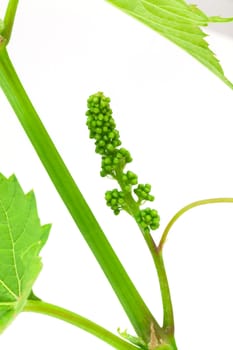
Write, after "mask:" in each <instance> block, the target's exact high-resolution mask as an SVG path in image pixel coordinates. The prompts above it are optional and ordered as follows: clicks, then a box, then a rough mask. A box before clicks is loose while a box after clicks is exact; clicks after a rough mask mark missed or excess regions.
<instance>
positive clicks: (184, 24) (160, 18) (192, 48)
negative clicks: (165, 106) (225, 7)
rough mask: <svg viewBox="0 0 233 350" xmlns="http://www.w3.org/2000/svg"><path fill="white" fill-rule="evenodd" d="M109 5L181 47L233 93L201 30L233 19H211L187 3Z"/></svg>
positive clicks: (158, 0) (120, 0)
mask: <svg viewBox="0 0 233 350" xmlns="http://www.w3.org/2000/svg"><path fill="white" fill-rule="evenodd" d="M106 1H108V2H110V3H112V4H113V5H115V6H117V7H118V8H120V9H121V10H123V11H124V12H126V13H127V14H128V15H131V16H132V17H135V18H136V19H138V20H139V21H141V22H143V23H144V24H145V25H147V26H149V27H150V28H152V29H154V30H155V31H157V32H158V33H160V34H161V35H163V36H164V37H166V38H167V39H169V40H171V41H172V42H173V43H175V44H176V45H178V46H180V47H181V48H182V49H184V50H185V51H187V52H188V53H189V54H190V55H192V56H193V57H195V58H196V59H197V60H198V61H199V62H201V63H202V64H203V65H204V66H206V67H207V68H208V69H209V70H211V71H212V72H213V73H214V74H216V75H217V76H218V77H219V78H220V79H222V80H223V81H224V82H225V83H226V84H227V85H228V86H229V87H230V88H232V89H233V84H232V83H231V82H230V81H229V80H228V79H227V78H226V77H225V75H224V72H223V69H222V67H221V65H220V63H219V60H218V59H217V57H216V56H215V54H214V53H213V51H211V50H210V48H209V45H208V43H207V41H206V40H205V39H204V38H205V37H206V36H207V35H206V34H205V33H204V32H203V31H202V29H201V28H200V27H203V26H208V24H209V23H210V22H230V21H233V17H231V18H222V17H218V16H212V17H208V16H207V15H206V14H205V13H204V12H202V11H201V10H200V9H198V8H197V6H195V5H189V4H187V3H186V2H185V1H184V0H106Z"/></svg>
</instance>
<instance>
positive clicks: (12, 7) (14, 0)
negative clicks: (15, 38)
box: [1, 0, 19, 42]
mask: <svg viewBox="0 0 233 350" xmlns="http://www.w3.org/2000/svg"><path fill="white" fill-rule="evenodd" d="M18 3H19V1H18V0H10V1H9V3H8V6H7V10H6V14H5V17H4V29H3V31H2V33H1V34H2V37H3V38H4V39H5V40H6V41H7V42H9V40H10V37H11V32H12V29H13V24H14V20H15V15H16V10H17V7H18Z"/></svg>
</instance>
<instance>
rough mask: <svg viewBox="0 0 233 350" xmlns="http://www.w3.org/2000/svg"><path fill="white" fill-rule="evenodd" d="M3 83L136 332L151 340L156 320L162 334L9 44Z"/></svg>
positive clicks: (1, 67)
mask: <svg viewBox="0 0 233 350" xmlns="http://www.w3.org/2000/svg"><path fill="white" fill-rule="evenodd" d="M0 86H1V87H2V89H3V91H4V93H5V95H6V97H7V98H8V100H9V102H10V104H11V106H12V108H13V110H14V111H15V114H16V115H17V117H18V119H19V121H20V123H21V125H22V127H23V128H24V130H25V132H26V134H27V136H28V138H29V139H30V141H31V143H32V145H33V147H34V148H35V150H36V152H37V154H38V156H39V158H40V160H41V162H42V164H43V165H44V167H45V169H46V171H47V173H48V174H49V176H50V178H51V180H52V182H53V184H54V186H55V187H56V189H57V191H58V193H59V194H60V196H61V198H62V200H63V202H64V203H65V205H66V207H67V209H68V210H69V212H70V214H71V216H72V217H73V219H74V221H75V223H76V225H77V226H78V228H79V230H80V232H81V233H82V235H83V237H84V239H85V240H86V242H87V243H88V245H89V247H90V249H91V250H92V252H93V253H94V255H95V257H96V259H97V261H98V262H99V264H100V266H101V267H102V269H103V271H104V273H105V275H106V277H107V278H108V280H109V282H110V284H111V286H112V288H113V289H114V291H115V293H116V295H117V297H118V299H119V300H120V302H121V304H122V306H123V308H124V310H125V312H126V314H127V315H128V317H129V319H130V321H131V323H132V325H133V327H134V328H135V331H136V333H137V334H138V336H140V337H141V338H142V339H143V340H144V341H146V342H148V341H149V339H150V325H151V323H153V324H154V325H155V326H156V330H157V332H158V334H161V335H162V333H163V331H162V329H161V328H160V327H159V325H158V324H157V322H156V321H155V319H154V317H153V316H152V314H151V312H150V310H149V309H148V307H147V306H146V305H145V303H144V301H143V299H142V298H141V296H140V295H139V293H138V291H137V290H136V288H135V286H134V284H133V283H132V281H131V280H130V278H129V276H128V274H127V273H126V271H125V269H124V267H123V266H122V264H121V262H120V261H119V259H118V257H117V256H116V254H115V252H114V250H113V249H112V247H111V245H110V243H109V242H108V240H107V238H106V236H105V235H104V233H103V231H102V229H101V228H100V226H99V223H98V222H97V220H96V219H95V217H94V215H93V213H92V212H91V210H90V208H89V207H88V205H87V203H86V201H85V199H84V198H83V196H82V194H81V192H80V190H79V189H78V187H77V185H76V183H75V182H74V180H73V178H72V176H71V174H70V173H69V171H68V169H67V167H66V166H65V164H64V162H63V160H62V158H61V156H60V155H59V153H58V151H57V149H56V147H55V146H54V144H53V142H52V140H51V138H50V136H49V135H48V133H47V131H46V129H45V127H44V125H43V124H42V122H41V120H40V118H39V116H38V114H37V113H36V111H35V109H34V107H33V105H32V103H31V101H30V99H29V98H28V96H27V94H26V92H25V90H24V88H23V86H22V84H21V82H20V80H19V78H18V76H17V74H16V72H15V69H14V67H13V65H12V63H11V61H10V58H9V56H8V53H7V51H6V48H5V47H1V48H0ZM135 305H137V307H135Z"/></svg>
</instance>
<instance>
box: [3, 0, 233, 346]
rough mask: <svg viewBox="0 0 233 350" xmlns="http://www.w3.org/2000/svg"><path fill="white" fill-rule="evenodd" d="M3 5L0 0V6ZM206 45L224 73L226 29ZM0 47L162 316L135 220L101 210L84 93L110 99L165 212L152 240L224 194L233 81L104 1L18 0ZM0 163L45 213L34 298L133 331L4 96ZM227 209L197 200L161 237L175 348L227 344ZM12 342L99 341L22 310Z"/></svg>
mask: <svg viewBox="0 0 233 350" xmlns="http://www.w3.org/2000/svg"><path fill="white" fill-rule="evenodd" d="M5 4H6V1H1V4H0V5H1V8H0V10H1V14H3V10H4V7H5ZM211 14H212V13H211ZM218 14H219V13H218ZM229 15H231V16H233V13H229ZM222 26H224V24H222ZM231 28H232V27H231ZM209 41H210V42H211V45H212V48H213V49H214V50H215V52H216V53H217V54H218V57H219V58H220V59H221V63H222V65H223V67H224V69H225V73H226V75H227V76H228V77H229V78H230V79H231V80H232V81H233V64H232V62H233V38H232V37H231V36H230V35H229V36H222V35H221V34H219V33H217V32H212V33H211V38H210V39H209ZM9 53H10V56H11V58H12V61H13V62H14V64H15V67H16V70H17V71H18V74H19V76H20V77H21V79H22V82H23V84H24V86H25V88H26V90H27V92H28V94H29V96H30V98H31V99H32V101H33V103H34V105H35V107H36V109H37V111H38V113H39V115H40V116H41V119H42V121H43V123H44V124H45V126H46V128H47V129H48V131H49V133H50V134H51V136H52V138H53V140H54V142H55V144H56V145H57V147H58V149H59V151H60V153H61V155H62V156H63V157H64V160H65V162H66V163H67V165H68V167H69V168H70V171H71V173H72V175H73V176H74V178H75V180H76V181H77V183H78V185H79V187H80V189H81V191H82V192H83V194H84V196H85V197H86V199H87V201H88V203H89V205H90V207H91V208H92V210H93V211H94V213H95V215H96V217H97V219H98V220H99V221H100V223H101V226H102V227H103V229H104V231H105V232H106V234H107V236H108V238H109V240H110V242H111V243H112V245H113V246H114V248H115V249H116V251H117V253H118V254H119V256H120V258H121V260H122V262H123V264H125V265H126V269H127V271H128V272H129V274H130V275H131V277H132V279H133V281H134V282H135V284H136V286H137V287H138V289H139V291H140V292H141V294H142V295H143V297H144V299H145V301H146V302H147V304H148V305H149V306H150V307H151V309H152V311H153V312H154V314H155V316H156V317H157V319H158V320H159V321H160V320H161V305H160V299H159V291H158V285H157V280H156V274H155V271H154V267H153V264H152V261H151V258H150V256H149V254H148V252H147V249H146V247H144V246H143V243H142V242H143V240H142V238H141V237H140V234H139V232H138V231H137V227H136V225H135V224H134V222H132V221H131V220H130V218H128V217H127V216H126V215H124V214H123V213H122V214H121V215H120V216H119V217H117V218H116V217H114V216H113V214H112V213H111V211H110V210H109V209H108V208H107V207H106V206H105V203H104V199H103V197H104V192H105V191H106V190H108V189H111V188H113V187H115V184H114V183H113V182H112V181H110V180H107V179H102V178H101V177H100V176H99V175H98V174H99V170H100V158H99V156H98V155H95V153H94V145H93V142H92V141H91V140H89V139H88V131H87V129H86V126H85V111H86V99H87V97H88V96H89V95H90V94H92V93H94V92H96V91H104V93H105V94H106V95H108V96H110V97H111V99H112V108H113V110H114V111H115V119H116V120H117V126H118V129H119V130H120V132H121V138H122V140H123V146H124V147H126V148H128V149H129V150H130V151H131V153H132V155H133V157H134V162H133V163H132V164H131V165H130V169H131V170H132V171H135V172H136V173H137V174H138V175H139V180H140V182H142V183H143V182H150V183H151V184H152V186H153V193H154V194H155V196H156V201H155V204H154V205H155V207H156V208H157V209H158V210H159V213H160V215H161V228H160V229H159V230H158V231H157V232H155V234H154V236H155V239H156V241H157V240H158V238H159V236H160V235H161V233H162V231H163V229H164V227H165V225H166V224H167V222H168V220H169V219H170V218H171V217H172V216H173V215H174V214H175V212H176V211H178V210H179V209H180V208H181V207H182V206H184V205H186V204H188V203H190V202H192V201H195V200H198V199H203V198H209V197H218V196H219V197H220V196H221V197H222V196H228V197H233V162H232V159H233V137H232V135H233V123H232V118H233V116H232V96H233V95H232V91H231V90H230V89H229V88H228V87H227V86H225V85H224V84H223V83H222V82H221V81H220V80H219V79H218V78H216V77H215V76H214V75H213V74H212V73H210V72H209V71H207V69H205V68H203V67H202V66H201V65H200V64H199V63H198V62H196V61H194V59H192V58H191V57H189V56H188V55H187V54H186V53H185V52H183V51H182V50H180V49H179V48H177V47H175V46H174V45H173V44H172V43H170V42H168V41H167V40H165V39H163V38H161V37H160V36H159V35H157V34H156V33H154V32H153V31H151V30H150V29H148V28H146V27H144V26H143V25H142V24H140V23H138V22H136V21H135V20H133V19H132V18H129V17H127V16H126V15H125V14H123V13H121V12H120V11H118V10H117V9H116V8H114V7H111V5H109V4H107V3H106V2H104V1H103V0H85V1H75V0H66V1H61V0H49V1H48V0H40V1H38V0H34V1H20V4H19V9H18V14H17V18H16V22H15V27H14V32H13V36H12V40H11V43H10V46H9ZM0 171H1V172H2V173H3V174H4V175H5V176H10V175H11V174H12V173H15V174H16V175H17V177H18V179H19V181H20V183H21V185H22V187H23V189H24V191H25V192H27V191H29V190H30V189H32V188H33V189H34V191H35V194H36V198H37V202H38V210H39V213H40V217H41V221H42V223H48V222H52V223H53V228H52V231H51V235H50V238H49V241H48V244H47V245H46V247H45V248H44V250H43V252H42V258H43V263H44V269H43V271H42V272H41V274H40V276H39V278H38V281H37V282H36V285H35V292H36V294H38V295H39V296H40V297H41V298H42V299H44V300H45V301H48V302H53V303H56V304H59V305H61V306H63V307H66V308H68V309H71V310H73V311H75V312H77V313H79V314H81V315H83V316H86V317H88V318H90V319H92V320H94V321H95V322H98V323H100V324H101V325H103V326H104V327H106V328H108V329H109V330H111V331H113V332H115V331H116V329H117V328H118V327H121V328H122V329H125V328H127V329H128V330H129V331H132V329H131V327H130V324H129V321H128V320H127V318H126V316H125V314H124V312H123V311H122V309H121V306H120V305H119V303H118V301H117V300H116V297H115V295H114V293H113V292H112V290H111V287H110V286H109V285H108V283H107V282H106V279H105V277H104V276H103V274H102V272H101V270H100V268H99V267H98V265H97V263H96V261H95V259H94V257H93V256H92V253H91V252H89V250H88V248H87V245H86V243H85V242H84V240H83V238H82V236H81V235H80V234H79V232H78V231H77V229H76V227H75V225H74V223H73V222H72V219H71V218H70V216H69V214H68V213H67V210H66V208H65V207H64V205H63V203H62V202H61V200H60V198H59V197H58V195H57V194H56V191H55V190H54V188H53V185H52V184H51V182H50V180H49V178H48V176H47V174H46V172H45V170H44V169H43V167H42V165H41V164H40V162H39V160H38V158H37V155H36V154H35V152H34V150H33V148H32V147H31V145H30V143H29V141H28V140H27V137H26V136H25V134H24V132H23V130H22V128H21V126H20V125H19V123H18V121H17V118H16V117H15V116H14V113H13V112H12V110H11V108H10V106H9V105H8V102H7V101H6V99H5V97H4V96H3V94H2V93H1V94H0ZM232 217H233V206H232V205H231V204H226V205H223V204H222V205H221V204H220V205H211V206H209V207H202V208H196V209H194V210H193V211H192V212H189V213H187V214H185V216H183V218H181V219H180V220H179V221H178V222H177V223H176V224H175V226H174V228H173V229H172V231H171V233H170V238H169V240H168V242H167V244H166V247H165V252H164V254H165V262H166V265H167V270H168V276H169V280H170V284H171V291H172V296H173V303H174V310H175V318H176V338H177V344H178V347H179V350H187V349H188V350H194V349H195V350H196V349H197V348H198V349H211V350H215V349H216V350H217V349H219V348H222V349H224V348H229V342H231V340H230V338H231V336H230V335H231V333H232V316H231V315H232V312H233V302H232V293H233V287H232V269H233V257H232V247H233V222H232ZM135 307H136V305H135ZM16 346H17V348H18V349H24V350H29V349H32V348H33V349H34V350H39V349H49V348H50V349H51V348H52V349H57V350H61V349H64V348H69V350H73V349H84V348H86V349H95V350H100V349H101V350H105V349H109V346H108V345H105V344H104V343H103V342H101V341H99V340H98V339H96V338H94V337H92V336H90V335H88V334H87V333H84V332H83V331H81V330H79V329H76V328H75V327H72V326H70V325H66V324H65V323H63V322H61V321H58V320H55V319H52V318H49V317H45V316H41V315H36V314H21V315H20V316H19V317H18V318H17V319H16V320H15V322H14V323H13V324H12V325H11V327H10V328H8V329H7V330H6V332H5V333H4V334H3V335H1V337H0V347H1V348H3V349H10V350H11V349H12V350H13V349H14V348H15V347H16ZM230 346H231V345H230Z"/></svg>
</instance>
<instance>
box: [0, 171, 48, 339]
mask: <svg viewBox="0 0 233 350" xmlns="http://www.w3.org/2000/svg"><path fill="white" fill-rule="evenodd" d="M49 230H50V225H44V226H41V225H40V220H39V217H38V214H37V208H36V201H35V197H34V194H33V192H29V193H28V194H24V193H23V191H22V189H21V187H20V185H19V183H18V181H17V179H16V177H15V176H14V175H13V176H11V177H10V178H9V179H7V178H5V177H4V176H3V175H1V174H0V333H2V332H3V331H4V329H5V328H6V327H7V326H8V325H9V324H10V323H11V322H12V321H13V320H14V318H15V317H16V316H17V315H18V314H19V313H20V312H21V311H22V309H23V307H24V305H25V303H26V301H27V299H28V297H29V296H30V295H31V290H32V286H33V284H34V282H35V280H36V278H37V276H38V274H39V272H40V270H41V268H42V263H41V259H40V257H39V255H38V254H39V252H40V250H41V248H42V247H43V246H44V244H45V243H46V241H47V238H48V234H49Z"/></svg>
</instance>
